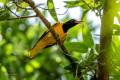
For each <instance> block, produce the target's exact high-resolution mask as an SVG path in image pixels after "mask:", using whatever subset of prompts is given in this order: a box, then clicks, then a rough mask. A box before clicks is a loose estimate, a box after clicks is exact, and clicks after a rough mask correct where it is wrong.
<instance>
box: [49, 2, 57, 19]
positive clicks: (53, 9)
mask: <svg viewBox="0 0 120 80" xmlns="http://www.w3.org/2000/svg"><path fill="white" fill-rule="evenodd" d="M47 6H48V9H49V12H50V14H51V16H52V17H53V19H54V20H55V21H58V18H57V14H56V10H55V6H54V2H53V0H47Z"/></svg>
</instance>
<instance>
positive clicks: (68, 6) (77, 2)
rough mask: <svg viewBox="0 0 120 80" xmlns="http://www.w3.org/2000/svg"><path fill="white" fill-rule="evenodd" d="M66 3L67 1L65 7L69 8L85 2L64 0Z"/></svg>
mask: <svg viewBox="0 0 120 80" xmlns="http://www.w3.org/2000/svg"><path fill="white" fill-rule="evenodd" d="M64 3H66V5H65V7H67V8H72V7H77V6H80V5H83V3H80V1H64Z"/></svg>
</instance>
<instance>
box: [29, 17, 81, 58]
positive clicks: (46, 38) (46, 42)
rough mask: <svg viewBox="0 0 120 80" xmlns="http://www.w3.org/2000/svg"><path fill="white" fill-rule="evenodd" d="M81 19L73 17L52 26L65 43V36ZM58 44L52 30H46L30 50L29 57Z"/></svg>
mask: <svg viewBox="0 0 120 80" xmlns="http://www.w3.org/2000/svg"><path fill="white" fill-rule="evenodd" d="M80 22H81V21H77V20H75V19H71V20H69V21H67V22H65V23H60V22H58V23H56V24H54V25H53V26H52V27H53V29H54V31H55V33H56V34H57V35H58V36H59V39H60V41H62V42H63V43H64V41H65V38H66V36H67V31H68V30H69V29H70V28H72V27H74V26H75V25H77V24H79V23H80ZM55 44H57V42H56V40H55V38H54V37H53V35H52V33H51V32H50V31H45V32H44V33H43V35H42V36H41V37H40V38H39V39H38V41H37V42H36V44H35V45H34V46H33V47H32V48H31V49H30V50H29V52H28V57H29V58H33V57H35V56H36V55H37V54H38V53H39V52H40V51H41V50H43V49H44V48H47V47H50V46H53V45H55Z"/></svg>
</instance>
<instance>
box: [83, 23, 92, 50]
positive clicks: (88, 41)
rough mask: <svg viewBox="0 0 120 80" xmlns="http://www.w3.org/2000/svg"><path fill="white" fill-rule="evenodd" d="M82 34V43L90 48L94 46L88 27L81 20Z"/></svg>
mask: <svg viewBox="0 0 120 80" xmlns="http://www.w3.org/2000/svg"><path fill="white" fill-rule="evenodd" d="M82 36H83V41H84V43H85V44H86V45H87V46H88V47H90V48H92V47H93V46H94V41H93V38H92V34H91V32H90V29H89V27H88V26H87V23H85V22H83V24H82Z"/></svg>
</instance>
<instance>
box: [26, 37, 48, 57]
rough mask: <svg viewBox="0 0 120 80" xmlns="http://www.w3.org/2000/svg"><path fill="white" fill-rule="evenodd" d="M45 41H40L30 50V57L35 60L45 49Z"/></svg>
mask: <svg viewBox="0 0 120 80" xmlns="http://www.w3.org/2000/svg"><path fill="white" fill-rule="evenodd" d="M45 47H46V45H45V41H43V40H42V39H41V40H39V41H38V42H37V43H36V44H35V45H34V47H33V48H32V49H30V50H29V53H28V57H30V58H33V57H34V56H36V55H37V54H38V53H39V52H40V51H41V50H42V49H43V48H45Z"/></svg>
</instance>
